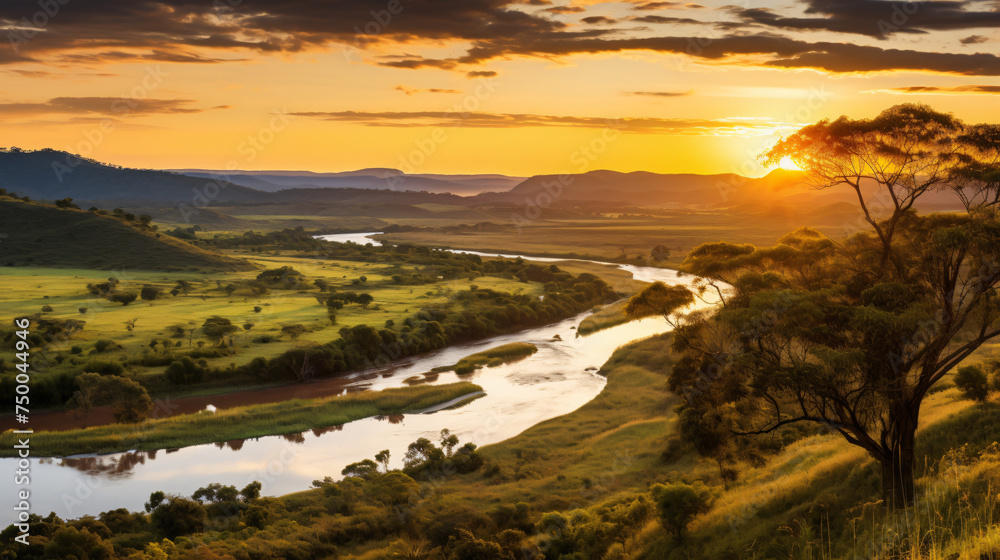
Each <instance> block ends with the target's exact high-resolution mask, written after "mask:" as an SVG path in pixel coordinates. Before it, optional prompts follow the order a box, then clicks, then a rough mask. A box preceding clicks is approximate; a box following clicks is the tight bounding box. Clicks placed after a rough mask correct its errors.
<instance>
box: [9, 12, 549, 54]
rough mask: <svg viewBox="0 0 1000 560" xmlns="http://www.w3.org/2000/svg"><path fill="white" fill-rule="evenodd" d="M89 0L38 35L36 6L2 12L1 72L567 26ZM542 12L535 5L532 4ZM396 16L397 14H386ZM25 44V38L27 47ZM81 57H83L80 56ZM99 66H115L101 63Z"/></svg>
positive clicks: (510, 18) (518, 16)
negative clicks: (33, 22) (45, 58)
mask: <svg viewBox="0 0 1000 560" xmlns="http://www.w3.org/2000/svg"><path fill="white" fill-rule="evenodd" d="M232 3H233V4H238V5H237V6H236V7H234V8H229V7H228V6H227V5H226V2H225V1H220V2H214V3H213V2H210V1H205V0H144V1H138V2H121V1H118V0H88V2H86V3H81V4H75V3H74V4H73V6H72V9H71V8H69V7H66V8H63V9H62V10H60V11H59V13H57V14H56V15H54V16H52V17H51V18H48V22H47V23H46V26H45V28H44V30H41V31H35V30H30V31H26V30H25V29H24V27H23V26H21V25H11V24H9V23H8V24H6V25H5V24H4V23H2V22H18V21H20V20H21V19H22V18H25V17H27V18H30V17H31V16H32V15H33V14H34V13H35V12H36V11H37V9H38V7H37V5H36V3H32V2H0V31H4V32H5V33H4V34H5V35H8V34H9V33H15V34H20V35H23V38H24V40H23V41H19V43H18V48H19V49H20V50H21V51H22V52H24V53H26V54H25V55H17V54H16V53H13V52H12V51H11V49H4V50H3V52H0V64H4V63H11V62H16V61H23V60H27V59H28V58H27V57H29V56H30V57H37V56H39V55H43V54H52V53H55V54H61V55H64V56H65V55H67V54H68V53H70V51H79V50H87V51H88V52H90V51H94V50H97V51H101V50H106V51H113V52H119V53H121V54H122V56H121V57H120V58H126V57H125V56H124V55H125V54H126V53H128V54H130V55H131V56H138V57H141V56H155V57H158V58H156V59H157V60H164V61H165V60H167V58H168V57H173V58H172V59H171V61H172V62H219V61H221V59H216V58H211V57H205V58H203V57H201V56H198V55H192V54H191V53H190V50H191V49H194V48H199V49H228V50H233V49H243V50H253V51H258V52H297V51H301V50H304V49H307V48H311V47H317V46H325V45H329V44H331V43H346V44H352V45H357V46H364V45H365V44H369V43H371V42H379V41H397V42H402V41H410V40H414V39H436V40H450V39H454V40H489V39H492V38H496V37H504V36H506V37H512V36H518V35H522V34H530V33H535V34H538V33H546V32H551V31H555V30H558V29H561V28H563V27H565V24H563V23H559V22H555V21H552V20H550V19H547V18H545V17H541V16H535V15H530V14H527V13H524V12H522V11H519V10H517V9H515V7H513V6H512V3H511V1H510V0H463V1H462V2H452V1H450V0H411V1H405V2H396V3H394V2H387V1H386V0H358V1H331V2H317V1H314V0H285V1H283V2H273V1H271V0H243V1H242V2H238V3H237V2H232ZM535 4H536V5H539V3H535ZM390 7H394V11H395V13H392V12H390V11H389V8H390ZM29 35H30V37H29ZM78 54H80V56H83V53H78ZM99 60H101V61H114V60H115V58H114V57H109V56H104V57H101V58H100V59H99Z"/></svg>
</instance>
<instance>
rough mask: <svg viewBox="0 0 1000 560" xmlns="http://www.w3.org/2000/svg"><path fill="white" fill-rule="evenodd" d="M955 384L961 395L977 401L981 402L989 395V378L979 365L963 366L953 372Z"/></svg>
mask: <svg viewBox="0 0 1000 560" xmlns="http://www.w3.org/2000/svg"><path fill="white" fill-rule="evenodd" d="M955 386H956V387H958V389H959V390H960V391H961V392H962V395H963V396H964V397H965V398H967V399H971V400H974V401H977V402H983V401H985V400H986V397H987V396H989V392H990V389H989V380H988V379H987V378H986V373H984V372H983V369H982V368H981V367H979V366H963V367H960V368H958V373H956V374H955Z"/></svg>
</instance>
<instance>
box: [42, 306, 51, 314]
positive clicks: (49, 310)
mask: <svg viewBox="0 0 1000 560" xmlns="http://www.w3.org/2000/svg"><path fill="white" fill-rule="evenodd" d="M42 313H52V306H51V305H43V306H42Z"/></svg>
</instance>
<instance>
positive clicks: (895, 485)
mask: <svg viewBox="0 0 1000 560" xmlns="http://www.w3.org/2000/svg"><path fill="white" fill-rule="evenodd" d="M915 433H916V421H913V422H909V421H907V422H904V425H903V426H900V427H899V432H898V434H897V436H896V438H895V441H894V442H893V446H892V450H891V451H890V452H889V453H888V454H887V455H886V456H885V457H883V458H882V459H881V460H880V462H881V465H882V499H883V500H885V505H886V507H887V508H889V509H890V510H893V509H899V508H905V507H908V506H911V505H913V498H914V489H913V466H914V455H913V441H914V435H915Z"/></svg>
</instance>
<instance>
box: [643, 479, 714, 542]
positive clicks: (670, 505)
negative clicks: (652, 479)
mask: <svg viewBox="0 0 1000 560" xmlns="http://www.w3.org/2000/svg"><path fill="white" fill-rule="evenodd" d="M652 494H653V501H655V502H656V510H657V513H658V514H659V517H660V523H661V524H662V525H663V528H664V529H666V530H667V532H668V533H670V534H672V535H674V536H675V537H677V540H684V537H685V535H686V534H687V526H688V524H689V523H691V520H692V519H694V517H695V516H696V515H698V514H699V513H703V512H705V511H707V510H708V496H707V493H706V491H705V490H704V489H701V488H695V487H694V486H689V485H687V484H684V483H681V482H678V483H675V484H657V485H655V486H653V488H652Z"/></svg>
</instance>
